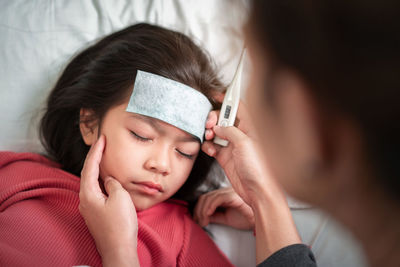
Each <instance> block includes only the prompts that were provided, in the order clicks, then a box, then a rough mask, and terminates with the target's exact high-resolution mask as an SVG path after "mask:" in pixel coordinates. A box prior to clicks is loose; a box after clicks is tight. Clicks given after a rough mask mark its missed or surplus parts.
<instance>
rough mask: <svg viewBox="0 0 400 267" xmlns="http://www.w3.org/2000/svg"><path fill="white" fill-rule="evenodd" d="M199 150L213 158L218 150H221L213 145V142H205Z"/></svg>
mask: <svg viewBox="0 0 400 267" xmlns="http://www.w3.org/2000/svg"><path fill="white" fill-rule="evenodd" d="M201 150H202V151H203V152H204V153H206V154H207V155H208V156H210V157H215V155H216V154H218V152H219V150H221V146H219V145H217V144H214V142H213V141H205V142H204V143H203V145H202V146H201Z"/></svg>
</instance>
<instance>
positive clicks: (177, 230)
mask: <svg viewBox="0 0 400 267" xmlns="http://www.w3.org/2000/svg"><path fill="white" fill-rule="evenodd" d="M160 81H161V82H160ZM140 88H141V89H140ZM157 90H159V91H160V92H161V91H162V90H164V91H162V92H163V93H165V94H164V95H163V98H159V99H158V100H159V102H157V101H156V100H157V99H156V98H158V96H157V92H158V91H157ZM171 90H178V91H177V92H184V93H185V94H186V93H187V96H188V97H186V98H185V101H187V102H188V103H191V101H192V102H193V99H195V100H196V101H194V102H193V105H191V106H186V107H187V108H188V109H189V110H188V111H190V112H191V113H190V114H181V113H182V112H178V111H179V108H180V107H181V106H182V105H184V104H187V103H182V102H184V101H180V102H179V101H178V102H176V101H175V100H176V99H183V98H182V95H178V94H176V95H175V96H176V98H174V97H172V96H169V97H166V96H168V94H170V93H171ZM179 90H180V91H179ZM223 90H224V87H223V86H222V84H221V82H220V81H219V80H218V78H217V76H216V73H215V71H214V70H213V68H212V67H211V65H210V63H209V60H208V58H207V57H206V55H205V54H204V52H203V51H202V50H201V49H200V48H199V47H197V46H196V45H195V44H194V43H193V42H192V41H191V40H190V39H189V38H188V37H186V36H184V35H183V34H180V33H177V32H174V31H170V30H167V29H164V28H161V27H157V26H152V25H148V24H137V25H134V26H131V27H128V28H126V29H124V30H121V31H119V32H116V33H113V34H111V35H109V36H107V37H105V38H104V39H102V40H100V41H99V42H98V43H96V44H94V45H92V46H91V47H89V48H87V49H86V50H84V51H83V52H81V53H80V54H78V55H77V56H76V57H75V58H74V59H73V60H72V61H71V62H70V63H69V64H68V66H67V67H66V69H65V70H64V72H63V74H62V75H61V77H60V78H59V80H58V82H57V83H56V85H55V87H54V89H53V90H52V92H51V93H50V96H49V98H48V102H47V109H46V111H45V114H44V116H43V118H42V121H41V126H40V134H41V139H42V143H43V145H44V147H45V148H46V151H47V156H48V158H50V159H51V161H50V160H49V159H47V158H44V157H41V156H39V155H33V154H27V153H25V154H16V153H10V152H8V153H7V152H6V153H2V154H1V157H0V167H1V169H0V176H1V179H2V183H1V186H0V190H1V191H0V211H1V212H2V213H1V217H0V225H1V227H0V236H2V239H1V241H0V242H1V243H0V248H1V253H2V257H0V263H1V265H13V266H22V265H28V264H30V265H42V266H47V265H57V266H63V265H69V266H70V265H79V264H87V265H91V266H98V265H100V264H101V259H100V257H99V254H98V253H97V251H96V247H95V245H94V242H93V239H92V238H91V236H90V234H89V233H88V231H87V228H86V226H85V223H84V221H83V220H82V218H81V217H80V215H79V211H78V203H79V199H78V192H79V178H78V176H79V175H80V173H81V170H82V168H83V164H84V161H85V157H86V155H87V153H88V151H89V148H90V145H92V144H94V143H95V142H96V141H97V140H99V142H98V143H99V149H100V151H101V152H102V153H100V157H98V158H97V163H98V165H97V166H98V169H97V170H96V168H89V173H90V174H92V175H93V173H95V174H97V177H99V178H100V179H99V181H100V186H101V187H103V190H104V186H105V189H107V187H108V184H109V183H108V182H107V181H108V180H109V179H110V178H109V177H113V178H115V179H116V180H118V181H119V182H120V183H121V184H122V186H123V187H124V188H125V189H126V190H127V192H129V197H130V198H131V200H132V205H128V209H127V213H130V212H131V213H132V212H133V213H134V212H135V210H134V208H133V205H134V207H135V209H136V210H137V211H138V213H137V221H138V229H139V230H138V235H137V251H138V252H137V253H138V255H139V256H138V259H137V258H134V259H132V262H134V263H137V261H139V262H140V264H141V265H142V266H176V265H177V266H230V265H231V264H230V263H229V261H228V260H227V258H226V257H225V256H224V255H223V254H222V252H221V251H220V250H219V249H218V248H217V247H216V246H215V244H214V243H213V242H212V240H211V239H210V238H209V237H208V236H207V234H206V233H205V232H204V231H203V230H202V229H201V228H200V227H199V226H197V224H196V223H195V222H194V221H192V220H191V218H190V213H189V211H188V203H189V205H191V204H192V203H193V202H194V201H195V200H196V198H197V196H198V194H199V193H200V191H199V190H198V188H199V186H200V185H204V184H205V185H206V186H208V187H215V185H216V181H211V180H207V179H206V174H207V173H208V171H209V169H210V166H211V164H212V162H213V161H212V159H211V158H210V157H208V156H207V155H206V154H204V153H203V152H201V151H200V143H201V142H202V139H203V133H204V129H205V119H206V116H207V114H208V112H209V109H211V107H213V108H217V107H218V104H217V103H216V102H215V101H214V100H213V94H217V93H220V92H222V91H223ZM140 92H141V93H142V94H144V97H145V98H144V101H145V102H146V101H147V102H146V103H147V104H148V103H151V104H150V105H147V106H146V105H144V106H143V107H142V110H141V111H140V112H139V111H137V110H134V108H137V107H138V105H139V104H140V103H141V102H140V101H143V99H141V98H140V96H138V94H139V93H140ZM149 92H151V93H153V95H150V94H149ZM134 94H136V95H135V96H134ZM146 94H149V95H150V96H152V98H151V97H148V95H147V98H146ZM153 98H154V99H153ZM197 100H199V101H200V102H201V101H203V102H204V105H206V104H207V105H209V109H208V110H207V111H206V113H205V111H204V108H203V110H202V109H201V107H202V106H201V105H202V104H199V101H197ZM135 101H136V102H135ZM151 101H153V102H151ZM174 101H175V102H174ZM157 103H158V104H157ZM160 103H161V104H160ZM210 103H211V104H210ZM132 104H134V105H133V107H132ZM157 105H158V106H157ZM197 105H199V107H197ZM204 105H203V106H204ZM158 107H159V108H163V107H168V108H169V109H168V110H169V112H170V113H168V118H165V117H163V116H164V114H165V112H163V110H159V109H158ZM132 108H133V109H132ZM145 110H147V112H150V113H146V111H145ZM201 112H202V114H205V116H203V117H204V121H201V120H199V119H196V118H197V117H196V116H198V113H201ZM180 115H182V116H180ZM171 116H172V119H171ZM174 116H175V117H174ZM176 117H179V118H176ZM188 122H193V124H194V126H193V125H192V126H190V127H188V128H185V127H186V126H187V125H188ZM199 125H200V126H201V128H202V132H201V131H200V133H199V132H198V131H197V132H196V131H194V129H198V128H199ZM196 127H197V128H196ZM101 154H102V155H101ZM87 169H88V168H86V170H84V171H82V173H83V174H84V175H85V174H87ZM96 171H97V173H96ZM104 181H105V185H104ZM172 199H173V200H172ZM22 200H23V201H22ZM84 208H85V207H84V206H81V209H82V210H84ZM189 208H191V206H189ZM28 221H29V223H28ZM122 223H123V222H122ZM123 226H126V225H121V229H122V228H124V227H123ZM134 228H135V226H134V227H132V229H134ZM135 233H136V232H135ZM100 243H101V242H97V245H98V247H99V251H100V253H101V255H102V256H103V255H104V254H106V253H110V252H111V251H113V252H116V251H117V250H118V248H115V249H109V250H108V251H105V252H104V251H102V250H101V244H100ZM103 252H104V253H103ZM132 255H136V251H133V252H132ZM126 256H127V257H126V259H130V258H129V253H128V254H127V255H126Z"/></svg>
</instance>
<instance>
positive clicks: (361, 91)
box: [250, 0, 400, 196]
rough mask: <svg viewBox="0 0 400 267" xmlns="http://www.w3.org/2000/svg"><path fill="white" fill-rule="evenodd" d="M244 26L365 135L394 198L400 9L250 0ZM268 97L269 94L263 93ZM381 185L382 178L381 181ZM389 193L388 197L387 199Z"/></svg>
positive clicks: (355, 2) (392, 4) (335, 0)
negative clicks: (249, 13) (248, 24)
mask: <svg viewBox="0 0 400 267" xmlns="http://www.w3.org/2000/svg"><path fill="white" fill-rule="evenodd" d="M252 4H253V7H252V15H251V18H250V26H252V27H253V28H254V29H255V31H256V36H259V37H258V38H259V41H261V43H262V44H263V46H264V48H265V49H266V50H268V55H271V56H272V60H271V61H272V64H273V67H274V68H280V67H284V68H289V69H291V70H294V71H295V72H296V73H298V74H299V75H300V76H301V78H302V79H304V81H305V82H306V83H307V84H308V85H309V89H310V90H311V93H312V95H313V96H314V97H315V98H316V99H318V100H319V102H320V103H321V105H322V106H324V107H328V108H329V109H330V110H331V112H332V111H334V112H336V114H342V115H344V116H347V118H349V119H350V120H352V121H353V122H355V123H356V125H357V127H359V129H360V130H361V132H362V133H363V135H364V136H363V139H364V140H363V141H364V143H365V149H366V152H367V157H368V160H369V161H371V162H373V164H374V166H373V169H374V171H375V172H376V173H380V174H382V175H383V177H380V179H379V183H381V184H382V185H384V187H383V188H386V189H389V190H391V192H392V195H393V196H394V195H396V196H398V193H399V192H400V168H399V164H400V157H399V151H400V138H399V137H400V124H399V119H400V102H399V101H400V99H399V98H400V97H399V96H400V94H399V92H400V33H399V30H400V5H399V2H398V1H395V0H387V1H369V0H352V1H348V0H332V1H302V0H254V1H253V2H252ZM265 91H267V90H265ZM382 178H384V179H382ZM393 193H394V194H393Z"/></svg>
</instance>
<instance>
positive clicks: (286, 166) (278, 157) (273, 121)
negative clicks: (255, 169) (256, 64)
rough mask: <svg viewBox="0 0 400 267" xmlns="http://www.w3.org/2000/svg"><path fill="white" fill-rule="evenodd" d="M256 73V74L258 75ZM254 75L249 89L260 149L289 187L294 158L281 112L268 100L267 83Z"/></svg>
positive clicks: (248, 95)
mask: <svg viewBox="0 0 400 267" xmlns="http://www.w3.org/2000/svg"><path fill="white" fill-rule="evenodd" d="M256 75H257V74H255V75H254V76H256ZM254 76H253V77H252V80H251V84H250V88H249V89H248V90H247V95H246V99H247V101H248V107H249V112H250V115H251V117H252V120H253V123H254V124H255V129H256V131H257V135H258V136H259V140H260V143H259V146H260V150H261V151H262V153H263V154H264V156H265V159H266V160H267V161H268V166H269V168H270V171H271V173H272V174H273V175H274V177H276V178H277V179H278V181H279V182H280V183H281V184H282V185H283V187H284V188H285V189H287V187H288V185H289V184H290V182H291V181H290V178H289V177H290V176H291V174H290V172H291V171H290V170H291V169H292V168H290V166H291V165H292V160H291V159H290V153H287V152H288V147H287V145H286V143H287V142H286V141H285V134H284V129H282V127H281V122H280V121H279V114H278V113H277V111H276V110H274V107H272V106H271V104H270V103H269V102H268V101H267V99H266V98H267V96H266V95H265V90H266V88H265V85H264V84H263V83H262V81H261V80H259V79H258V78H257V77H254Z"/></svg>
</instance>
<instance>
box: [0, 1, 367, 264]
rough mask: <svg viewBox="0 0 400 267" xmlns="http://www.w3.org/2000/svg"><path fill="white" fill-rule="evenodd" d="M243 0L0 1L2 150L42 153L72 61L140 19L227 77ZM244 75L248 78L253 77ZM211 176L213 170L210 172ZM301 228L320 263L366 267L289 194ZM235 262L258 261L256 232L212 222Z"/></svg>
mask: <svg viewBox="0 0 400 267" xmlns="http://www.w3.org/2000/svg"><path fill="white" fill-rule="evenodd" d="M248 8H249V4H248V2H247V1H245V0H236V1H235V0H203V1H196V0H181V1H179V0H176V1H173V0H164V1H161V0H130V1H129V0H113V1H109V0H97V1H96V0H92V1H89V0H87V1H80V0H57V1H53V0H13V1H1V2H0V62H1V63H0V121H1V131H0V150H11V151H16V152H23V151H24V152H26V151H28V152H39V153H40V152H43V148H42V147H41V144H40V142H39V139H38V134H37V132H38V131H37V127H38V121H39V118H40V116H41V113H42V110H43V107H44V102H45V99H46V96H47V94H48V92H49V90H50V89H51V87H52V86H53V85H54V83H55V81H56V80H57V78H58V76H59V75H60V72H61V71H62V69H63V68H64V67H65V65H66V64H67V62H68V60H69V59H70V58H71V56H73V55H74V54H76V53H77V51H80V50H81V49H82V48H83V47H85V46H87V45H89V44H91V43H92V42H94V41H96V40H97V39H99V38H101V37H102V36H104V35H107V34H109V33H111V32H113V31H116V30H119V29H121V28H124V27H126V26H128V25H131V24H134V23H138V22H148V23H153V24H158V25H162V26H164V27H167V28H170V29H174V30H177V31H181V32H183V33H185V34H187V35H189V36H190V37H192V38H193V39H194V40H195V42H196V43H197V44H199V45H201V46H202V47H203V48H205V49H206V50H207V51H208V52H209V53H210V55H211V56H212V57H213V58H214V59H215V62H216V64H217V66H218V69H219V71H220V75H221V78H222V80H223V81H224V82H225V83H228V82H229V81H230V80H231V78H232V76H233V72H234V70H235V67H236V64H237V62H238V58H239V56H240V50H241V48H242V46H243V33H242V26H243V24H244V23H245V21H246V17H247V14H248ZM246 74H248V68H247V72H246V65H245V73H244V84H245V83H246V80H247V79H246V78H247V77H248V75H246ZM211 175H212V174H211ZM289 204H290V207H291V209H292V212H293V216H294V219H295V221H296V225H297V228H298V230H299V232H300V235H301V237H302V239H303V241H304V243H306V244H309V245H310V246H311V247H312V249H313V251H314V253H315V256H316V258H317V262H318V263H319V265H320V266H364V265H365V260H364V256H363V254H362V253H361V250H360V248H359V245H358V244H357V243H356V242H355V241H354V239H353V238H352V237H351V235H350V234H349V233H348V232H347V231H346V230H345V229H343V228H342V227H341V226H340V225H339V224H337V223H336V222H335V221H333V220H332V219H330V218H329V217H328V216H327V215H325V214H323V213H321V212H320V211H318V210H317V209H314V208H312V207H310V206H309V205H306V204H304V203H300V202H298V201H296V200H293V199H291V198H289ZM207 228H208V230H209V231H210V232H211V234H212V237H213V238H214V240H215V242H216V243H217V245H218V246H219V247H220V248H221V249H222V251H224V252H225V254H226V255H227V256H228V257H229V258H230V259H231V261H232V262H233V263H234V264H235V265H236V266H255V244H254V236H253V233H252V232H251V231H239V230H235V229H232V228H229V227H225V226H221V225H210V226H208V227H207Z"/></svg>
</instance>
